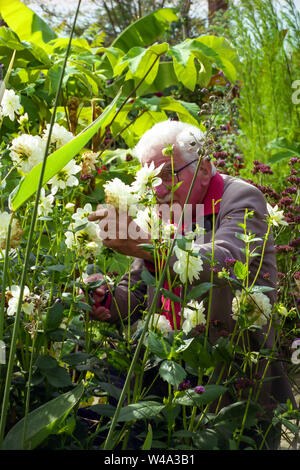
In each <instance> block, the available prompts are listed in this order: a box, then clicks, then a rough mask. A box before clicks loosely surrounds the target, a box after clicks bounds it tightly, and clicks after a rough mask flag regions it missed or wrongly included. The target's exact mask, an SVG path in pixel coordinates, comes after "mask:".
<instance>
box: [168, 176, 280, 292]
mask: <svg viewBox="0 0 300 470" xmlns="http://www.w3.org/2000/svg"><path fill="white" fill-rule="evenodd" d="M246 209H248V211H249V212H250V211H253V217H252V218H247V220H246V227H247V228H246V230H247V233H249V232H250V231H251V233H252V234H255V235H256V238H260V239H261V240H257V241H256V242H254V243H251V245H250V251H252V250H253V249H254V248H255V247H258V248H257V249H256V251H255V253H258V254H261V252H262V246H263V242H264V236H265V234H266V231H267V223H266V217H267V206H266V202H265V199H264V196H263V194H262V193H261V192H260V191H259V190H258V189H257V188H255V187H254V186H252V185H249V184H247V183H244V182H243V181H241V180H237V181H235V182H233V183H232V184H231V185H230V187H229V188H228V189H227V191H226V194H225V195H223V198H222V202H221V206H220V212H219V214H218V216H217V218H216V222H217V223H216V229H215V239H214V244H213V241H212V232H209V233H207V234H205V236H204V243H203V244H202V245H201V247H200V250H199V253H200V254H202V255H204V256H205V257H210V255H211V253H212V249H213V245H214V260H215V262H216V267H217V270H218V271H221V270H222V268H223V267H224V268H228V266H227V265H226V262H225V260H226V258H233V259H235V260H238V261H241V262H243V263H245V261H246V255H245V252H244V249H245V242H244V241H243V240H242V239H240V238H238V237H237V236H236V234H243V233H244V229H243V228H242V227H240V226H239V225H238V224H243V223H244V216H245V211H246ZM176 260H177V258H176V255H175V254H174V255H172V257H171V260H170V268H171V275H172V277H174V276H175V274H176V273H174V271H173V266H174V263H175V261H176ZM259 261H260V256H254V257H250V259H249V269H250V276H249V277H250V280H251V278H254V276H255V274H256V272H257V269H258V265H259ZM267 271H268V272H270V273H271V276H270V280H266V281H265V282H264V285H267V286H268V285H269V286H271V287H274V284H275V283H276V276H277V268H276V259H275V249H274V244H273V237H272V234H271V233H270V234H269V238H268V241H267V243H266V247H265V253H264V261H263V267H262V271H261V275H262V273H264V272H267ZM210 278H211V268H210V263H209V262H208V261H207V260H205V259H203V271H202V272H201V273H200V276H199V279H198V280H194V282H193V285H196V284H200V283H202V282H209V281H210ZM258 281H259V279H258ZM213 282H214V284H215V285H216V286H219V287H223V286H226V285H228V284H227V283H228V281H226V280H224V279H219V278H218V276H217V275H214V278H213ZM258 283H259V282H258Z"/></svg>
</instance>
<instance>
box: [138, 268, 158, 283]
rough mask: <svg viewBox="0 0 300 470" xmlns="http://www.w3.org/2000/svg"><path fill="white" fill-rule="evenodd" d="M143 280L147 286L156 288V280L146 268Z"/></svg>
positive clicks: (143, 272) (143, 271)
mask: <svg viewBox="0 0 300 470" xmlns="http://www.w3.org/2000/svg"><path fill="white" fill-rule="evenodd" d="M141 278H142V279H143V281H144V282H145V284H147V285H148V286H155V278H154V277H153V276H152V274H151V273H150V272H149V271H148V269H147V268H145V266H143V270H142V274H141Z"/></svg>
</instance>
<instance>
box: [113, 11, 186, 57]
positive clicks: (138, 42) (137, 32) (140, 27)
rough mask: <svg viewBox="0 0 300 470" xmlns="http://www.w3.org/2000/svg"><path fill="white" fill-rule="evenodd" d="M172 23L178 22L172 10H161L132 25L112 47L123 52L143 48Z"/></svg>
mask: <svg viewBox="0 0 300 470" xmlns="http://www.w3.org/2000/svg"><path fill="white" fill-rule="evenodd" d="M172 21H178V16H177V15H176V14H175V10H174V9H172V8H162V9H160V10H157V11H155V12H153V13H150V14H149V15H146V16H144V17H143V18H141V19H139V20H137V21H135V22H134V23H132V24H131V25H130V26H128V28H126V29H125V30H124V31H123V32H122V33H121V34H120V35H119V36H118V37H117V38H116V39H115V40H114V41H113V43H112V47H116V48H118V49H121V50H122V51H124V52H127V51H129V49H131V48H132V47H137V46H140V47H145V46H148V45H149V44H152V43H153V42H155V41H156V40H157V39H158V38H159V37H160V36H161V35H162V33H163V32H164V31H166V30H167V29H168V28H169V27H170V23H172Z"/></svg>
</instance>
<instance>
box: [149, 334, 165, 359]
mask: <svg viewBox="0 0 300 470" xmlns="http://www.w3.org/2000/svg"><path fill="white" fill-rule="evenodd" d="M148 346H149V349H150V351H151V352H152V353H153V354H155V355H156V356H158V357H160V358H161V359H166V358H167V357H168V356H169V354H170V351H171V346H170V344H169V343H167V342H166V341H164V340H163V338H161V337H160V336H158V335H157V334H156V333H154V331H150V332H149V339H148Z"/></svg>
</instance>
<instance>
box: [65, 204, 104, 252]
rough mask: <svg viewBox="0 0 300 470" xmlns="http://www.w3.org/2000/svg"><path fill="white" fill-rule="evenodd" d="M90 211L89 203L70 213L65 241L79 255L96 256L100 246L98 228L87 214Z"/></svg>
mask: <svg viewBox="0 0 300 470" xmlns="http://www.w3.org/2000/svg"><path fill="white" fill-rule="evenodd" d="M91 212H92V206H91V204H86V205H85V206H84V208H83V209H81V208H79V209H77V211H76V212H75V213H74V214H73V215H72V219H73V220H74V222H72V223H71V224H70V225H69V227H68V231H67V232H66V233H65V237H66V240H65V243H66V245H67V247H68V248H69V249H70V250H72V249H75V250H76V251H77V253H78V254H79V255H80V256H89V255H93V256H97V255H98V254H99V253H100V251H101V247H102V240H101V238H100V228H99V225H98V223H97V222H90V221H89V220H88V215H89V214H90V213H91Z"/></svg>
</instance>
